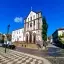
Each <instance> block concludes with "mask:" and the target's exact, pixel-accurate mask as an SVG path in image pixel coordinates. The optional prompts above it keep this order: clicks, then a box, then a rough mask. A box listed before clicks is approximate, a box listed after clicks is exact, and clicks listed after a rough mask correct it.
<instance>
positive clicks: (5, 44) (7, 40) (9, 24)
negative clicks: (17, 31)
mask: <svg viewBox="0 0 64 64" xmlns="http://www.w3.org/2000/svg"><path fill="white" fill-rule="evenodd" d="M9 28H10V24H9V25H8V26H7V36H6V37H7V41H8V33H9ZM7 41H6V44H5V53H6V46H7Z"/></svg>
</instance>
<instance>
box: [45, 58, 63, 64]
mask: <svg viewBox="0 0 64 64" xmlns="http://www.w3.org/2000/svg"><path fill="white" fill-rule="evenodd" d="M46 59H48V60H49V61H50V62H51V63H52V64H64V57H52V58H46Z"/></svg>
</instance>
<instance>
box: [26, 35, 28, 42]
mask: <svg viewBox="0 0 64 64" xmlns="http://www.w3.org/2000/svg"><path fill="white" fill-rule="evenodd" d="M26 42H27V43H28V34H27V35H26Z"/></svg>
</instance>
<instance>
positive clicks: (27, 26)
mask: <svg viewBox="0 0 64 64" xmlns="http://www.w3.org/2000/svg"><path fill="white" fill-rule="evenodd" d="M42 24H43V23H42V13H41V12H33V11H31V12H30V13H29V15H28V16H27V17H26V18H25V19H24V28H23V29H18V30H15V31H13V32H12V42H13V41H25V42H27V43H35V42H36V40H38V39H39V40H40V41H42ZM22 30H23V32H22ZM18 31H20V34H17V32H18Z"/></svg>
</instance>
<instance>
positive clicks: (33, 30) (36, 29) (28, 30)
mask: <svg viewBox="0 0 64 64" xmlns="http://www.w3.org/2000/svg"><path fill="white" fill-rule="evenodd" d="M37 30H42V29H35V30H31V31H37ZM25 32H30V31H29V30H27V31H25Z"/></svg>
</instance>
